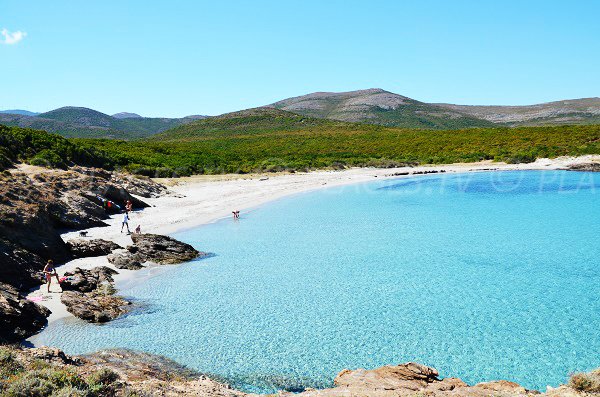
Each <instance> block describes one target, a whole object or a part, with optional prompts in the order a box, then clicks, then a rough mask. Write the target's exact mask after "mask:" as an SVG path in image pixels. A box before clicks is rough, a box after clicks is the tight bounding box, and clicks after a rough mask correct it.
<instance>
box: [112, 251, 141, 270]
mask: <svg viewBox="0 0 600 397" xmlns="http://www.w3.org/2000/svg"><path fill="white" fill-rule="evenodd" d="M107 259H108V261H109V262H110V263H112V264H113V265H115V267H116V268H117V269H128V270H138V269H141V268H143V267H144V266H142V264H141V263H140V262H139V261H138V260H136V259H135V258H134V257H133V256H132V255H131V254H130V253H124V254H110V255H108V256H107Z"/></svg>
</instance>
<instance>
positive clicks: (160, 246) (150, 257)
mask: <svg viewBox="0 0 600 397" xmlns="http://www.w3.org/2000/svg"><path fill="white" fill-rule="evenodd" d="M131 240H132V241H133V244H134V248H132V249H133V250H134V253H131V250H130V249H129V248H128V250H130V254H131V256H132V257H133V258H135V259H136V260H137V261H139V262H146V261H151V262H155V263H158V264H161V265H162V264H175V263H181V262H186V261H190V260H192V259H195V258H198V257H201V256H206V255H207V254H206V253H204V252H199V251H197V250H196V249H195V248H194V247H192V246H191V245H189V244H186V243H182V242H181V241H177V240H175V239H174V238H171V237H168V236H162V235H159V234H132V235H131Z"/></svg>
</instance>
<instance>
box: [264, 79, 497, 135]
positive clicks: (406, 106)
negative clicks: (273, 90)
mask: <svg viewBox="0 0 600 397" xmlns="http://www.w3.org/2000/svg"><path fill="white" fill-rule="evenodd" d="M269 106H272V107H274V108H277V109H282V110H287V111H290V112H294V113H298V114H302V115H305V116H310V117H318V118H326V119H333V120H340V121H350V122H361V123H369V124H379V125H386V126H394V127H404V128H428V129H453V128H468V127H489V126H492V125H493V123H491V122H490V121H487V120H483V119H480V118H477V117H473V116H471V115H467V114H464V113H461V112H459V111H455V110H452V109H448V108H444V107H441V106H438V105H433V104H427V103H424V102H419V101H416V100H414V99H411V98H408V97H405V96H402V95H398V94H394V93H391V92H388V91H384V90H382V89H379V88H373V89H368V90H360V91H350V92H316V93H313V94H308V95H303V96H299V97H294V98H289V99H284V100H283V101H279V102H275V103H273V104H271V105H269Z"/></svg>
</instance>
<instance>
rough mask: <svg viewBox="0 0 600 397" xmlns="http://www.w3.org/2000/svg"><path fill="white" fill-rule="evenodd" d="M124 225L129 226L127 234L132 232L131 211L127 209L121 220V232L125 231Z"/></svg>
mask: <svg viewBox="0 0 600 397" xmlns="http://www.w3.org/2000/svg"><path fill="white" fill-rule="evenodd" d="M123 226H127V234H131V231H130V230H129V213H128V212H127V211H125V213H124V214H123V222H121V233H123Z"/></svg>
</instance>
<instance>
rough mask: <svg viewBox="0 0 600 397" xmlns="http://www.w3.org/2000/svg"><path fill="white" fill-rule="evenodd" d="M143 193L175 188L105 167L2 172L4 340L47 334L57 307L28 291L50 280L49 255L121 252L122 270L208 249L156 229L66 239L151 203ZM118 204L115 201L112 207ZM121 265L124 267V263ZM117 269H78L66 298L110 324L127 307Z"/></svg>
mask: <svg viewBox="0 0 600 397" xmlns="http://www.w3.org/2000/svg"><path fill="white" fill-rule="evenodd" d="M130 190H131V192H132V193H134V194H135V195H138V196H140V197H147V198H150V197H158V196H162V195H165V194H168V190H167V188H166V187H165V186H163V185H161V184H158V183H156V182H153V181H152V180H150V179H148V178H137V177H134V176H130V175H122V174H117V173H113V172H108V171H105V170H101V169H91V168H83V167H73V168H71V169H70V170H68V171H63V170H49V169H42V168H37V167H31V166H22V167H20V168H16V169H12V170H10V171H4V172H3V173H2V174H1V175H0V215H1V220H0V255H1V257H2V266H0V324H2V327H1V328H0V343H12V342H18V341H20V340H22V339H24V338H27V337H29V336H31V335H33V334H35V333H37V332H39V331H40V330H41V329H42V328H43V327H44V326H45V325H46V324H47V321H46V318H47V317H48V316H49V314H50V311H49V310H48V309H47V308H45V307H43V306H41V305H39V304H37V303H35V302H32V301H30V300H28V299H26V298H25V296H24V294H25V293H26V292H27V291H28V290H29V289H31V288H32V287H36V286H39V285H42V284H43V283H44V282H45V279H44V276H43V273H42V269H43V268H44V265H45V263H46V261H47V260H48V259H53V260H54V262H55V263H56V264H57V265H60V264H61V263H65V262H68V261H70V260H73V259H76V258H89V257H97V256H105V255H109V254H113V253H115V254H113V255H118V258H119V261H117V262H118V263H120V264H121V266H122V268H129V269H131V268H141V267H142V266H143V263H145V262H153V263H156V264H173V263H180V262H183V261H188V260H191V259H194V258H196V257H198V256H202V255H206V254H204V253H200V252H198V251H196V250H195V249H194V248H193V247H191V246H189V245H188V244H184V243H181V242H178V241H176V240H174V239H172V238H169V237H166V236H160V235H155V234H138V235H132V243H133V244H132V245H130V246H128V247H127V248H126V249H123V248H122V247H121V246H120V245H118V244H116V243H114V242H112V241H108V240H102V239H93V240H92V239H87V238H86V237H85V235H83V236H81V237H80V238H78V239H73V240H69V241H67V242H65V241H63V239H62V237H61V234H62V233H63V232H64V231H65V230H69V229H70V230H81V229H86V228H90V227H96V226H106V225H107V224H106V223H105V220H106V219H108V218H109V216H110V215H111V214H115V213H118V212H119V211H120V208H119V204H117V203H121V204H123V203H124V202H126V201H128V200H129V201H131V202H132V204H133V207H134V209H142V208H146V207H148V206H149V205H148V204H146V203H145V202H144V201H142V200H141V199H140V198H137V197H136V196H134V195H132V193H130ZM108 202H110V203H111V204H112V205H107V203H108ZM117 267H119V266H117ZM116 273H117V272H115V271H114V270H112V269H109V268H93V269H91V270H83V269H75V271H73V272H69V273H66V274H65V277H66V279H65V280H63V282H62V283H61V286H62V289H63V290H64V291H65V292H64V293H63V294H62V296H61V301H62V302H63V303H64V304H65V306H66V307H67V310H69V312H71V313H72V314H74V315H76V316H77V317H79V318H82V319H84V320H86V321H92V322H105V321H110V320H111V319H113V318H116V317H118V316H119V315H121V314H123V313H125V312H126V311H127V306H129V304H130V303H129V302H127V301H126V300H125V299H123V298H122V297H119V296H116V295H115V289H114V285H113V279H112V276H113V275H114V274H116Z"/></svg>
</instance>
